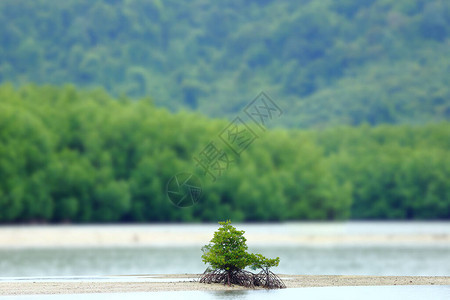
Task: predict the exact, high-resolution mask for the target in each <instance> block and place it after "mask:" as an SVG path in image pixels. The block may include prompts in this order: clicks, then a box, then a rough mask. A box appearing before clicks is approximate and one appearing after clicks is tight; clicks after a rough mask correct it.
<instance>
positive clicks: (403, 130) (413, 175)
mask: <svg viewBox="0 0 450 300" xmlns="http://www.w3.org/2000/svg"><path fill="white" fill-rule="evenodd" d="M228 123H229V121H227V120H218V119H216V120H214V119H207V118H206V117H203V116H201V115H200V114H195V113H188V112H179V113H176V114H172V113H170V112H168V111H167V110H165V109H161V108H156V107H155V106H154V104H153V102H152V100H151V99H147V98H144V99H142V100H139V101H132V100H130V99H128V98H125V97H121V98H118V99H113V98H111V97H110V96H108V94H107V93H106V92H104V91H102V90H93V91H84V90H78V89H76V88H74V87H73V86H65V87H62V88H59V87H52V86H41V87H38V86H34V85H27V86H23V87H21V88H19V89H16V88H14V87H13V86H12V85H11V84H6V85H2V86H0V222H2V223H5V222H30V221H46V222H117V221H129V222H130V221H133V222H143V221H150V222H160V221H215V220H217V219H227V218H228V219H233V220H236V221H244V220H245V221H269V220H310V219H315V220H336V219H348V218H356V219H360V218H364V219H367V218H372V219H448V218H450V185H449V180H448V179H449V178H450V155H449V153H450V126H449V123H447V122H443V123H438V124H429V125H423V126H412V125H403V126H392V125H382V126H377V127H369V126H368V125H363V126H359V127H355V128H351V127H337V128H333V129H324V130H317V129H316V130H312V129H310V130H286V129H277V130H269V131H266V132H265V133H260V134H259V138H258V139H256V140H255V141H254V143H253V144H252V145H250V146H249V147H248V149H246V150H245V151H244V152H243V153H242V154H241V156H240V157H235V161H234V163H233V164H232V165H230V167H229V169H227V170H226V172H224V173H223V174H222V176H220V177H219V178H218V179H217V180H216V181H212V180H210V179H209V178H208V177H207V176H205V177H201V180H202V183H203V190H204V193H203V196H202V198H201V199H200V201H199V202H198V203H197V204H196V205H195V206H193V207H191V208H185V209H180V208H177V207H175V206H174V205H173V204H172V203H171V202H170V201H169V199H168V198H167V196H166V193H165V186H166V183H167V181H168V180H169V179H170V178H171V177H172V176H173V175H175V174H176V173H178V172H183V171H191V170H195V169H196V166H195V165H196V164H195V162H194V160H193V157H194V156H195V155H198V153H199V152H200V151H201V150H202V149H203V148H204V146H205V145H207V144H208V143H209V142H210V141H211V140H214V139H217V135H218V134H219V132H220V131H221V130H222V129H223V128H224V127H226V126H227V124H228ZM193 172H194V171H193Z"/></svg>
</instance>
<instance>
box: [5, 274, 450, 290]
mask: <svg viewBox="0 0 450 300" xmlns="http://www.w3.org/2000/svg"><path fill="white" fill-rule="evenodd" d="M198 276H199V275H195V274H186V275H179V274H177V275H159V276H157V277H154V278H164V279H170V278H173V279H174V282H28V281H25V282H0V295H29V294H80V293H119V292H120V293H126V292H160V291H208V290H238V289H243V288H242V287H239V286H232V287H228V286H224V285H222V284H202V283H198V282H192V281H181V282H179V281H178V280H179V278H186V280H189V278H193V277H198ZM280 276H281V277H282V278H283V280H284V282H285V283H286V286H287V287H288V288H301V287H324V286H376V285H450V276H447V277H434V276H332V275H321V276H317V275H280ZM175 279H177V280H175Z"/></svg>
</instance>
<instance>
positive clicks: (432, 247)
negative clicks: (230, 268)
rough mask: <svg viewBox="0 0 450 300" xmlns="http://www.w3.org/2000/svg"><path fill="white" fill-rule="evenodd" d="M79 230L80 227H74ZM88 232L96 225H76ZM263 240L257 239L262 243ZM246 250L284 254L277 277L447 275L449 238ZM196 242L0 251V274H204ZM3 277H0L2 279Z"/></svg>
mask: <svg viewBox="0 0 450 300" xmlns="http://www.w3.org/2000/svg"><path fill="white" fill-rule="evenodd" d="M237 227H238V228H239V229H243V230H245V231H246V235H247V234H249V235H251V236H254V237H255V236H256V237H257V236H258V234H259V233H263V234H271V235H272V236H280V235H285V236H293V237H298V236H305V235H309V236H314V237H320V236H354V235H363V236H370V235H380V234H384V235H396V234H403V235H414V234H416V235H417V234H423V235H425V236H426V235H430V234H433V235H438V236H439V235H440V236H450V223H449V222H429V223H427V222H417V223H400V222H348V223H288V224H238V225H237ZM77 228H78V227H77ZM80 228H81V230H84V231H86V232H87V231H89V230H92V229H95V228H98V226H80ZM113 229H114V230H120V231H132V232H137V231H155V232H182V233H186V234H189V233H193V232H194V233H195V232H205V233H208V234H209V233H210V234H211V236H212V233H213V232H214V230H216V229H217V225H214V224H188V225H185V224H179V225H173V224H169V225H143V226H134V225H132V226H114V227H113ZM261 241H262V240H261ZM248 244H249V251H251V252H260V253H262V254H263V255H265V256H269V257H276V256H279V257H280V259H281V262H280V265H279V267H278V268H276V269H274V271H275V272H277V273H282V274H309V275H430V276H432V275H442V276H445V275H446V276H450V243H448V242H447V243H445V242H444V243H442V242H436V243H434V242H426V243H425V242H424V243H422V242H415V243H401V242H400V243H399V242H397V241H396V240H395V239H394V240H392V241H389V242H382V243H356V244H339V243H305V242H302V243H297V244H295V243H292V242H286V243H280V242H277V243H273V242H271V241H270V240H268V241H267V240H265V241H264V242H259V243H255V242H253V241H251V240H249V241H248ZM2 246H4V245H2ZM201 246H202V245H201V244H199V245H190V244H186V245H184V244H179V245H177V246H173V245H172V246H168V245H166V246H161V245H159V246H154V247H142V246H140V247H134V246H129V247H123V246H121V247H118V246H115V247H66V248H64V247H63V248H61V247H60V248H56V247H54V248H51V247H44V248H7V247H6V248H5V247H4V248H0V270H1V277H3V278H5V277H42V276H69V277H70V276H91V277H92V276H110V275H135V274H174V273H182V274H183V273H202V272H203V271H204V270H205V267H206V266H205V265H204V264H203V263H202V262H201V259H200V256H201V250H200V249H201ZM1 277H0V278H1Z"/></svg>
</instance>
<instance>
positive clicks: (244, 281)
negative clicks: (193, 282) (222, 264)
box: [200, 269, 286, 289]
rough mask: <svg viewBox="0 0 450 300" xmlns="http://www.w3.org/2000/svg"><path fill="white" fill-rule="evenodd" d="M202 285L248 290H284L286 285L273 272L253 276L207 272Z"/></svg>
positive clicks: (247, 272) (237, 272) (241, 273)
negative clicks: (215, 284) (222, 285)
mask: <svg viewBox="0 0 450 300" xmlns="http://www.w3.org/2000/svg"><path fill="white" fill-rule="evenodd" d="M200 282H201V283H223V284H224V285H225V284H228V285H232V284H236V285H240V286H243V287H247V288H255V287H264V288H266V289H283V288H286V285H285V284H284V282H283V281H282V280H281V278H280V277H278V276H277V275H276V274H274V273H273V272H270V271H269V272H268V273H266V272H263V271H261V272H260V273H258V274H253V273H252V272H249V271H245V270H234V271H227V270H220V269H217V270H213V271H209V270H206V271H205V272H204V273H203V275H202V277H201V278H200Z"/></svg>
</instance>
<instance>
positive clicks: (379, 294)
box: [0, 286, 450, 300]
mask: <svg viewBox="0 0 450 300" xmlns="http://www.w3.org/2000/svg"><path fill="white" fill-rule="evenodd" d="M80 297H82V298H83V299H84V300H91V299H92V300H93V299H108V300H109V299H112V300H115V299H118V300H119V299H120V300H122V299H124V298H126V299H130V300H141V299H142V300H144V299H145V300H148V299H196V300H203V299H227V300H231V299H242V300H244V299H245V300H252V299H258V300H264V299H315V300H325V299H326V300H329V299H333V300H361V299H364V300H379V299H383V300H398V299H408V300H422V299H433V300H448V299H450V286H376V287H365V286H359V287H324V288H300V289H284V290H271V291H265V290H248V291H210V292H205V291H190V292H152V293H116V294H82V295H44V296H38V295H36V296H12V297H0V299H2V300H3V299H13V300H22V299H31V300H42V299H50V300H60V299H69V300H72V299H74V300H75V299H80Z"/></svg>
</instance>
